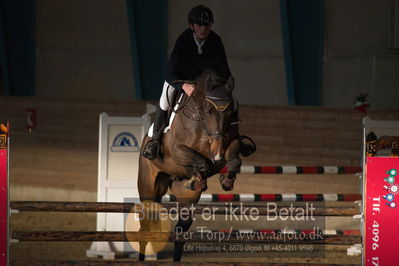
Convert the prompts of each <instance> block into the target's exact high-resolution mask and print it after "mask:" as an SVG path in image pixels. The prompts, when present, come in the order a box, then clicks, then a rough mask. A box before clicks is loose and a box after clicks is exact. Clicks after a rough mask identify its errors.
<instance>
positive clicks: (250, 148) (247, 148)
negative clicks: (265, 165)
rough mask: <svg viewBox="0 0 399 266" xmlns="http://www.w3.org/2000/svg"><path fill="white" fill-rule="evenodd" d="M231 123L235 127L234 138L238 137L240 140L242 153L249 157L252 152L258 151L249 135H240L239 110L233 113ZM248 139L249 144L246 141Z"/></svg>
mask: <svg viewBox="0 0 399 266" xmlns="http://www.w3.org/2000/svg"><path fill="white" fill-rule="evenodd" d="M231 121H232V122H231V125H232V127H233V134H232V135H233V139H236V138H238V139H239V141H240V153H241V155H242V156H244V157H248V156H249V155H251V154H252V153H254V152H255V151H256V144H255V142H254V141H253V140H252V139H251V138H250V137H248V136H245V135H240V133H239V129H238V125H239V121H240V119H239V118H238V110H237V111H235V112H234V113H233V115H232V119H231ZM245 139H246V140H248V141H249V144H247V143H245V142H244V140H245Z"/></svg>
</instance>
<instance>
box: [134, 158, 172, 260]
mask: <svg viewBox="0 0 399 266" xmlns="http://www.w3.org/2000/svg"><path fill="white" fill-rule="evenodd" d="M139 163H140V167H139V175H138V176H139V180H138V188H139V194H140V200H141V201H147V200H149V201H153V202H160V200H161V198H162V196H163V195H164V194H165V193H166V191H167V190H168V187H169V175H167V174H165V173H163V172H159V170H158V169H157V168H155V167H154V166H153V165H152V164H151V163H150V162H149V161H147V160H146V159H143V158H142V157H141V156H140V159H139ZM140 215H142V214H140ZM141 218H142V219H140V231H141V232H142V231H147V232H150V231H151V230H154V228H157V225H156V224H154V222H153V221H151V220H150V219H148V218H147V217H141ZM155 230H156V229H155ZM139 244H140V250H139V261H144V260H145V250H146V247H147V245H148V242H147V241H142V242H139Z"/></svg>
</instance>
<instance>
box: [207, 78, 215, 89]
mask: <svg viewBox="0 0 399 266" xmlns="http://www.w3.org/2000/svg"><path fill="white" fill-rule="evenodd" d="M214 82H215V80H214V78H213V76H212V75H208V76H207V77H206V79H205V82H204V85H205V88H206V91H209V90H210V89H211V88H212V85H213V84H214Z"/></svg>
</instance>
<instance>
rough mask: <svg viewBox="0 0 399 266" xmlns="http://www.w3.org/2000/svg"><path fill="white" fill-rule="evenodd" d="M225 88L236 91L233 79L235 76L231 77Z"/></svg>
mask: <svg viewBox="0 0 399 266" xmlns="http://www.w3.org/2000/svg"><path fill="white" fill-rule="evenodd" d="M225 87H226V89H227V90H228V91H233V89H234V78H233V76H231V75H230V77H229V80H228V81H227V83H226V85H225Z"/></svg>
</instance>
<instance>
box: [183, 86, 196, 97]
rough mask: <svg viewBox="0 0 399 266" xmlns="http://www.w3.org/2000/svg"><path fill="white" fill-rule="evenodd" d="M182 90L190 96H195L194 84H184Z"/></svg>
mask: <svg viewBox="0 0 399 266" xmlns="http://www.w3.org/2000/svg"><path fill="white" fill-rule="evenodd" d="M182 89H183V90H184V92H185V93H186V94H187V95H188V96H191V94H193V92H194V90H195V86H194V84H190V83H184V84H183V86H182Z"/></svg>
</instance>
